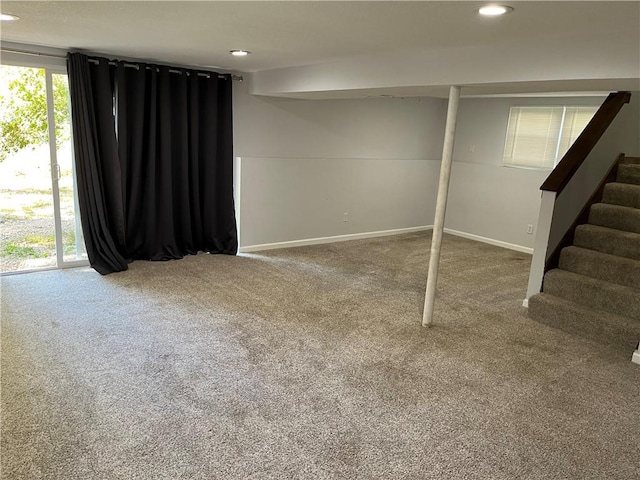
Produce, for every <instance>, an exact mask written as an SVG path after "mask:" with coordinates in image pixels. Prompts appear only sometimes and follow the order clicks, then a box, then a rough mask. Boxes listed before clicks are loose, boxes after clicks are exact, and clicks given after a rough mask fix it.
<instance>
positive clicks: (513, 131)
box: [503, 106, 599, 169]
mask: <svg viewBox="0 0 640 480" xmlns="http://www.w3.org/2000/svg"><path fill="white" fill-rule="evenodd" d="M598 108H599V107H597V106H578V107H574V106H553V107H511V110H510V112H509V126H508V127H507V140H506V143H505V146H504V159H503V161H504V165H505V166H510V167H527V168H546V169H552V168H553V167H555V166H556V164H557V163H558V162H559V161H560V159H562V157H563V156H564V154H565V153H566V152H567V150H568V149H569V147H570V146H571V145H572V144H573V142H574V141H575V140H576V138H578V136H579V135H580V133H582V130H584V127H586V126H587V123H589V121H590V120H591V118H592V117H593V115H594V114H595V113H596V111H597V110H598Z"/></svg>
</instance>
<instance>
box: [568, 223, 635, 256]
mask: <svg viewBox="0 0 640 480" xmlns="http://www.w3.org/2000/svg"><path fill="white" fill-rule="evenodd" d="M573 244H574V245H575V246H576V247H582V248H588V249H590V250H597V251H598V252H602V253H608V254H610V255H617V256H619V257H625V258H631V259H632V260H640V233H633V232H625V231H624V230H614V229H613V228H607V227H600V226H598V225H589V224H585V225H578V227H577V228H576V233H575V236H574V239H573Z"/></svg>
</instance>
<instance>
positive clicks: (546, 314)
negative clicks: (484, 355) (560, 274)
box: [529, 293, 640, 351]
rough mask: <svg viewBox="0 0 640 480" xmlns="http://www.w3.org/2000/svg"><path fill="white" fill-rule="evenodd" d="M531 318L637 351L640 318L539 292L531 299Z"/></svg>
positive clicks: (597, 340)
mask: <svg viewBox="0 0 640 480" xmlns="http://www.w3.org/2000/svg"><path fill="white" fill-rule="evenodd" d="M529 317H530V318H532V319H533V320H536V321H537V322H540V323H543V324H545V325H549V326H551V327H554V328H558V329H560V330H563V331H565V332H568V333H571V334H574V335H578V336H581V337H584V338H589V339H590V340H593V341H596V342H598V343H604V344H608V345H614V346H618V347H621V348H625V349H628V350H629V351H631V350H634V349H635V347H636V345H637V344H638V338H639V337H640V321H637V320H634V319H631V318H628V317H624V316H622V315H616V314H614V313H607V312H603V311H600V310H594V309H592V308H588V307H584V306H582V305H578V304H576V303H574V302H571V301H569V300H565V299H563V298H559V297H556V296H554V295H549V294H548V293H538V294H537V295H534V296H532V297H531V298H530V299H529Z"/></svg>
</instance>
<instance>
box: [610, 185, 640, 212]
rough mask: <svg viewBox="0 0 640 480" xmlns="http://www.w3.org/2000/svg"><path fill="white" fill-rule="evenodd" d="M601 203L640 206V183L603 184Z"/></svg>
mask: <svg viewBox="0 0 640 480" xmlns="http://www.w3.org/2000/svg"><path fill="white" fill-rule="evenodd" d="M602 203H610V204H613V205H623V206H625V207H633V208H640V185H632V184H630V183H617V182H611V183H607V184H606V185H605V186H604V193H603V194H602Z"/></svg>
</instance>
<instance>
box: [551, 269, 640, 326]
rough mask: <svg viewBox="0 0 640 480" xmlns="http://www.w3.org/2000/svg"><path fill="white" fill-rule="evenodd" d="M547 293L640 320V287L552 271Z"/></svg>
mask: <svg viewBox="0 0 640 480" xmlns="http://www.w3.org/2000/svg"><path fill="white" fill-rule="evenodd" d="M543 290H544V292H545V293H548V294H550V295H554V296H556V297H560V298H564V299H566V300H570V301H572V302H575V303H578V304H580V305H584V306H586V307H589V308H593V309H596V310H604V311H605V312H611V313H616V314H618V315H623V316H625V317H629V318H638V319H640V290H635V289H634V290H630V289H625V288H619V287H617V286H615V285H609V284H605V285H602V284H601V283H599V282H594V281H591V280H590V279H589V278H581V277H576V276H574V275H564V274H563V272H554V271H552V272H549V273H547V275H546V276H545V279H544V289H543Z"/></svg>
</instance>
